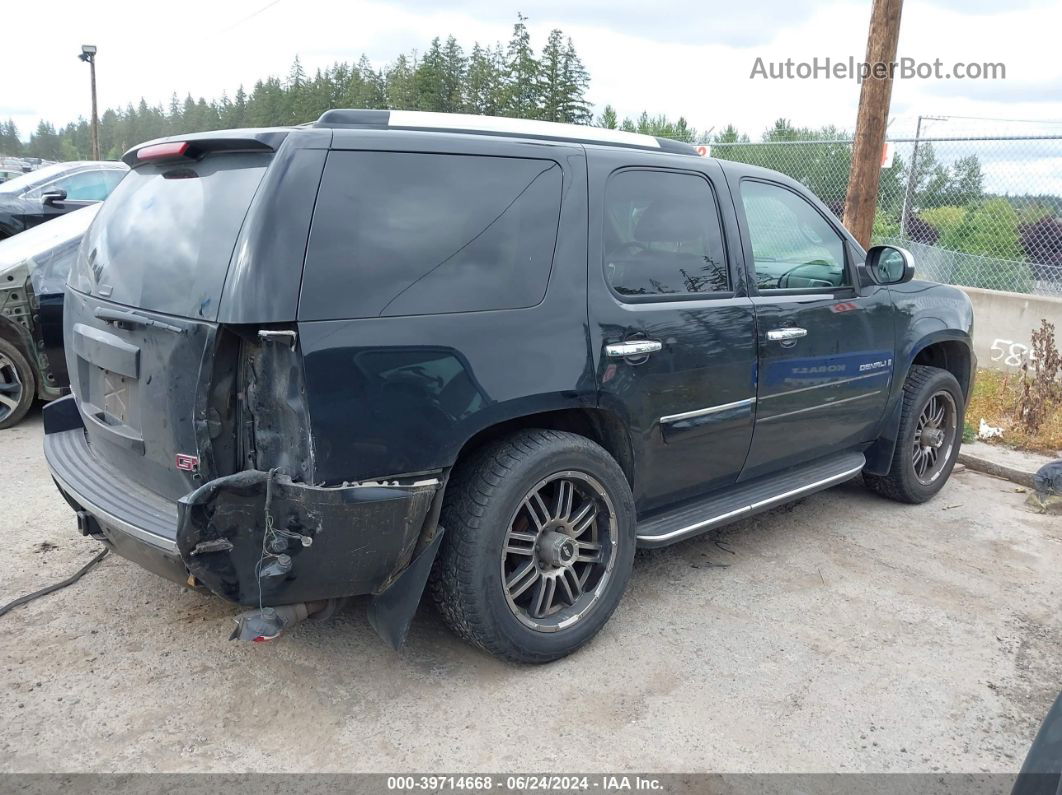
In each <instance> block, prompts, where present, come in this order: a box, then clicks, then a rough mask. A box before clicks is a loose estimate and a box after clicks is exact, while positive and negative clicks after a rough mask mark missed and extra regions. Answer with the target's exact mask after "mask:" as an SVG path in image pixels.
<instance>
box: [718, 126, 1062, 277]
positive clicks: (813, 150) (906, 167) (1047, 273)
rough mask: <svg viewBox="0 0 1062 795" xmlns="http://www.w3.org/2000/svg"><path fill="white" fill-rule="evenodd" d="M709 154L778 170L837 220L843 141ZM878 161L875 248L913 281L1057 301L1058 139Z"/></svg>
mask: <svg viewBox="0 0 1062 795" xmlns="http://www.w3.org/2000/svg"><path fill="white" fill-rule="evenodd" d="M711 154H712V156H713V157H718V158H721V159H726V160H737V161H740V162H743V163H750V164H753V165H757V166H763V167H765V168H770V169H773V170H775V171H781V172H782V173H783V174H787V175H789V176H790V177H792V178H793V179H796V180H798V181H799V182H802V183H803V184H804V185H806V186H807V187H808V188H810V189H811V190H812V191H813V192H814V193H815V194H816V195H817V196H819V198H821V199H822V200H823V201H824V202H825V203H826V204H827V205H828V206H829V207H830V208H831V209H832V210H833V211H834V213H835V214H836V215H837V216H838V217H841V215H842V211H843V208H844V198H845V193H846V192H847V190H848V172H849V168H850V166H851V162H852V142H851V141H847V140H832V141H831V140H824V141H823V140H820V141H769V142H764V143H747V142H738V143H715V144H712V148H711ZM884 160H885V167H883V168H882V171H881V187H880V190H879V193H878V209H877V216H876V217H875V220H874V235H873V237H874V242H875V243H895V244H897V245H902V246H904V247H905V248H907V249H909V250H910V251H911V252H912V253H913V254H914V255H915V260H916V264H917V269H918V274H919V276H920V277H921V278H925V279H930V280H933V281H939V282H945V283H949V284H959V285H965V286H969V287H984V288H988V289H992V290H1007V291H1010V292H1016V293H1036V294H1041V295H1059V296H1062V135H1058V136H994V137H982V138H900V139H895V140H893V141H890V142H889V145H888V148H887V152H886V156H885V158H884ZM912 164H913V168H912Z"/></svg>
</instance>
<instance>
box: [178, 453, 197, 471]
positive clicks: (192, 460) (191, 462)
mask: <svg viewBox="0 0 1062 795" xmlns="http://www.w3.org/2000/svg"><path fill="white" fill-rule="evenodd" d="M177 468H178V469H181V470H184V471H185V472H195V471H196V470H197V469H199V459H198V458H197V457H196V456H194V455H185V454H184V453H177Z"/></svg>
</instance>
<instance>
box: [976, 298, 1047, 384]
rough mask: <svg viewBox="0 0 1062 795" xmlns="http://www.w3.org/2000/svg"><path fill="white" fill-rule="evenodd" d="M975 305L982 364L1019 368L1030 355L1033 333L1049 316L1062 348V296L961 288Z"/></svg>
mask: <svg viewBox="0 0 1062 795" xmlns="http://www.w3.org/2000/svg"><path fill="white" fill-rule="evenodd" d="M959 289H960V290H962V291H963V292H965V293H966V294H967V295H968V296H970V300H971V301H972V302H973V307H974V351H975V352H976V353H977V364H978V366H979V367H990V368H992V369H993V370H1005V371H1012V372H1013V371H1016V370H1018V369H1019V368H1020V367H1021V363H1022V361H1023V360H1024V359H1025V357H1026V356H1027V355H1028V353H1029V350H1030V345H1031V338H1032V332H1033V331H1034V330H1035V329H1038V328H1039V327H1040V320H1041V319H1043V318H1046V319H1047V321H1048V322H1049V323H1054V324H1055V344H1056V345H1058V346H1059V347H1062V298H1054V297H1049V296H1045V295H1024V294H1022V293H1004V292H1000V291H998V290H981V289H978V288H976V287H960V288H959Z"/></svg>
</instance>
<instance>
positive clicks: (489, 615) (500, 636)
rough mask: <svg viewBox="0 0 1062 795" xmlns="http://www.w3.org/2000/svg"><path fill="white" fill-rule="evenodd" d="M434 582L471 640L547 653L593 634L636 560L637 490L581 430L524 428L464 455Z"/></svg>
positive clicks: (508, 655)
mask: <svg viewBox="0 0 1062 795" xmlns="http://www.w3.org/2000/svg"><path fill="white" fill-rule="evenodd" d="M441 523H442V525H443V526H444V527H445V528H446V536H445V537H444V539H443V547H442V549H441V550H440V552H439V557H438V559H437V560H436V563H435V568H434V571H433V575H432V584H431V591H432V595H433V597H434V599H435V602H436V604H437V605H438V607H439V611H440V613H441V614H442V616H443V618H444V619H445V621H446V622H447V623H448V624H449V625H450V627H451V628H452V629H453V630H454V631H455V632H456V633H457V634H458V635H460V636H461V637H462V638H464V639H465V640H468V641H470V642H471V643H474V644H475V645H477V646H479V647H481V648H483V649H485V650H486V651H489V652H491V653H492V654H495V655H497V656H499V657H502V658H504V659H507V660H511V661H514V662H523V663H542V662H549V661H550V660H555V659H557V658H559V657H563V656H565V655H567V654H570V653H571V652H573V651H575V650H576V649H577V648H579V647H580V646H582V645H583V644H584V643H586V642H587V641H589V640H590V639H591V638H592V637H593V636H594V635H595V634H596V633H597V632H598V630H600V629H601V627H602V626H604V624H605V622H606V621H608V619H609V616H611V615H612V612H613V610H615V609H616V606H617V605H618V604H619V601H620V598H621V597H622V595H623V591H624V589H625V588H626V585H627V581H628V579H629V578H630V572H631V567H632V565H633V562H634V547H635V520H634V500H633V498H632V496H631V491H630V487H629V486H628V484H627V480H626V478H625V477H624V475H623V472H622V470H621V469H620V467H619V465H618V464H617V463H616V461H615V460H614V459H613V458H612V457H611V456H610V455H609V454H608V453H607V452H606V451H605V450H604V449H602V448H601V447H600V446H598V445H596V444H594V443H593V442H592V441H590V440H589V439H586V438H585V437H582V436H578V435H576V434H572V433H564V432H561V431H550V430H526V431H520V432H518V433H516V434H514V435H512V436H510V437H508V438H506V439H504V440H501V441H499V442H495V443H493V444H491V445H488V446H486V447H484V448H482V449H481V450H479V451H477V452H476V453H474V454H473V455H472V456H471V458H470V459H469V460H467V461H463V462H461V463H459V464H458V466H457V468H456V469H455V471H454V474H453V477H452V479H451V482H450V484H449V485H448V486H447V490H446V498H445V501H444V504H443V513H442V517H441Z"/></svg>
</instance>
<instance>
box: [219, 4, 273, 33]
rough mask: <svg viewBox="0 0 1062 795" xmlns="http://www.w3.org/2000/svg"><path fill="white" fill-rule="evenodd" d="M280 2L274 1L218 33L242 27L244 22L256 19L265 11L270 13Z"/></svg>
mask: <svg viewBox="0 0 1062 795" xmlns="http://www.w3.org/2000/svg"><path fill="white" fill-rule="evenodd" d="M279 2H280V0H272V2H270V3H266V4H265V5H264V6H262V7H261V8H259V9H258V10H257V11H252V12H251V13H250V14H248V15H247V16H245V17H244V18H243V19H240V20H237V21H236V22H233V23H232V24H231V25H229V26H228V27H227V28H222V29H221V30H219V31H218V33H228V32H229V31H230V30H232V29H233V28H237V27H239V26H240V25H242V24H243V23H244V22H247V21H248V20H250V19H254V17H256V16H258V15H259V14H261V13H262V12H263V11H268V10H269V9H271V8H272V7H273V6H275V5H276V4H277V3H279Z"/></svg>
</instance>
